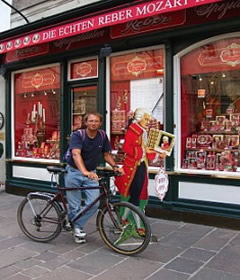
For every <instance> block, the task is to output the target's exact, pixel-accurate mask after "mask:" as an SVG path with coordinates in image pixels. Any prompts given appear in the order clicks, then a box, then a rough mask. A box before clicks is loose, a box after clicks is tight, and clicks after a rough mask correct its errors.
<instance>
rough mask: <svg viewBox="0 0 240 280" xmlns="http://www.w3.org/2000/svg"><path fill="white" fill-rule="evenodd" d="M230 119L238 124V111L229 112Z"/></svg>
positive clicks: (239, 118)
mask: <svg viewBox="0 0 240 280" xmlns="http://www.w3.org/2000/svg"><path fill="white" fill-rule="evenodd" d="M230 121H232V122H233V123H234V124H238V123H239V122H240V114H238V113H234V114H231V115H230Z"/></svg>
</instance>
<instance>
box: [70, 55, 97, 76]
mask: <svg viewBox="0 0 240 280" xmlns="http://www.w3.org/2000/svg"><path fill="white" fill-rule="evenodd" d="M94 77H97V59H92V60H87V61H81V62H75V63H71V76H70V79H79V78H80V79H81V78H84V79H86V78H94Z"/></svg>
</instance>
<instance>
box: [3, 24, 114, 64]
mask: <svg viewBox="0 0 240 280" xmlns="http://www.w3.org/2000/svg"><path fill="white" fill-rule="evenodd" d="M106 40H109V30H108V29H99V30H94V31H91V32H87V33H84V34H81V35H78V36H74V37H70V38H65V39H61V40H57V41H54V42H50V43H45V44H40V45H36V46H32V47H27V48H24V49H20V50H15V51H12V52H8V53H7V54H6V58H5V61H4V62H5V63H8V62H13V61H17V60H21V59H26V58H29V57H33V56H39V55H44V54H51V53H54V54H55V53H57V52H63V51H66V50H71V49H77V48H79V47H85V46H88V45H94V44H95V43H96V42H97V43H98V44H99V43H101V42H106Z"/></svg>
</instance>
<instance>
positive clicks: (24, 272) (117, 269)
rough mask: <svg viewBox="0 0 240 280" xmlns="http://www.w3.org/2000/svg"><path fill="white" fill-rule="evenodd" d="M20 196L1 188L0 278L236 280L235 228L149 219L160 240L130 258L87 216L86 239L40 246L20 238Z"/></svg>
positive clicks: (63, 238)
mask: <svg viewBox="0 0 240 280" xmlns="http://www.w3.org/2000/svg"><path fill="white" fill-rule="evenodd" d="M22 199H23V198H22V197H19V196H14V195H9V194H6V193H5V192H4V190H3V189H0V279H1V280H30V279H37V280H48V279H49V280H50V279H51V280H67V279H69V280H87V279H96V280H110V279H114V280H127V279H128V280H129V279H134V280H135V279H136V280H143V279H144V280H147V279H148V280H187V279H191V280H240V232H239V231H234V230H228V229H221V228H215V227H211V226H202V225H195V224H187V223H183V222H175V221H174V222H173V221H166V220H160V219H150V221H151V225H152V232H153V233H154V234H155V235H157V236H158V238H159V241H158V242H156V243H152V244H150V245H149V246H148V248H147V249H146V250H145V251H143V252H142V253H141V254H139V255H137V256H134V257H126V256H123V255H118V254H116V253H114V252H113V251H111V250H110V249H108V248H107V247H106V246H105V244H104V243H103V241H102V240H101V239H100V236H99V234H98V232H96V231H95V226H94V223H95V221H94V220H92V221H91V222H90V223H89V224H88V227H87V229H86V231H87V232H88V242H87V243H86V244H80V245H77V244H75V243H74V242H73V238H72V236H71V234H70V233H68V232H64V231H63V232H62V233H61V234H60V236H59V237H57V238H56V239H55V240H54V241H52V242H50V243H47V244H42V243H36V242H33V241H31V240H29V239H28V238H27V237H25V236H24V235H23V234H22V232H21V231H20V229H19V228H18V225H17V221H16V210H17V206H18V204H19V203H20V201H21V200H22Z"/></svg>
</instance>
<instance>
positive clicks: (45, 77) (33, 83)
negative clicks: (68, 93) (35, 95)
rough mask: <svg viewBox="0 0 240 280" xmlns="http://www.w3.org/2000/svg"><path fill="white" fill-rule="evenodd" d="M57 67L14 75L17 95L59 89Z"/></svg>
mask: <svg viewBox="0 0 240 280" xmlns="http://www.w3.org/2000/svg"><path fill="white" fill-rule="evenodd" d="M57 77H59V70H58V68H57V67H51V68H49V69H43V70H41V69H38V70H36V71H30V72H25V73H23V74H16V85H15V86H16V88H17V89H18V92H19V93H22V92H31V91H35V90H41V88H42V89H44V90H46V89H50V88H51V89H53V88H56V87H59V79H58V78H57Z"/></svg>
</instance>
